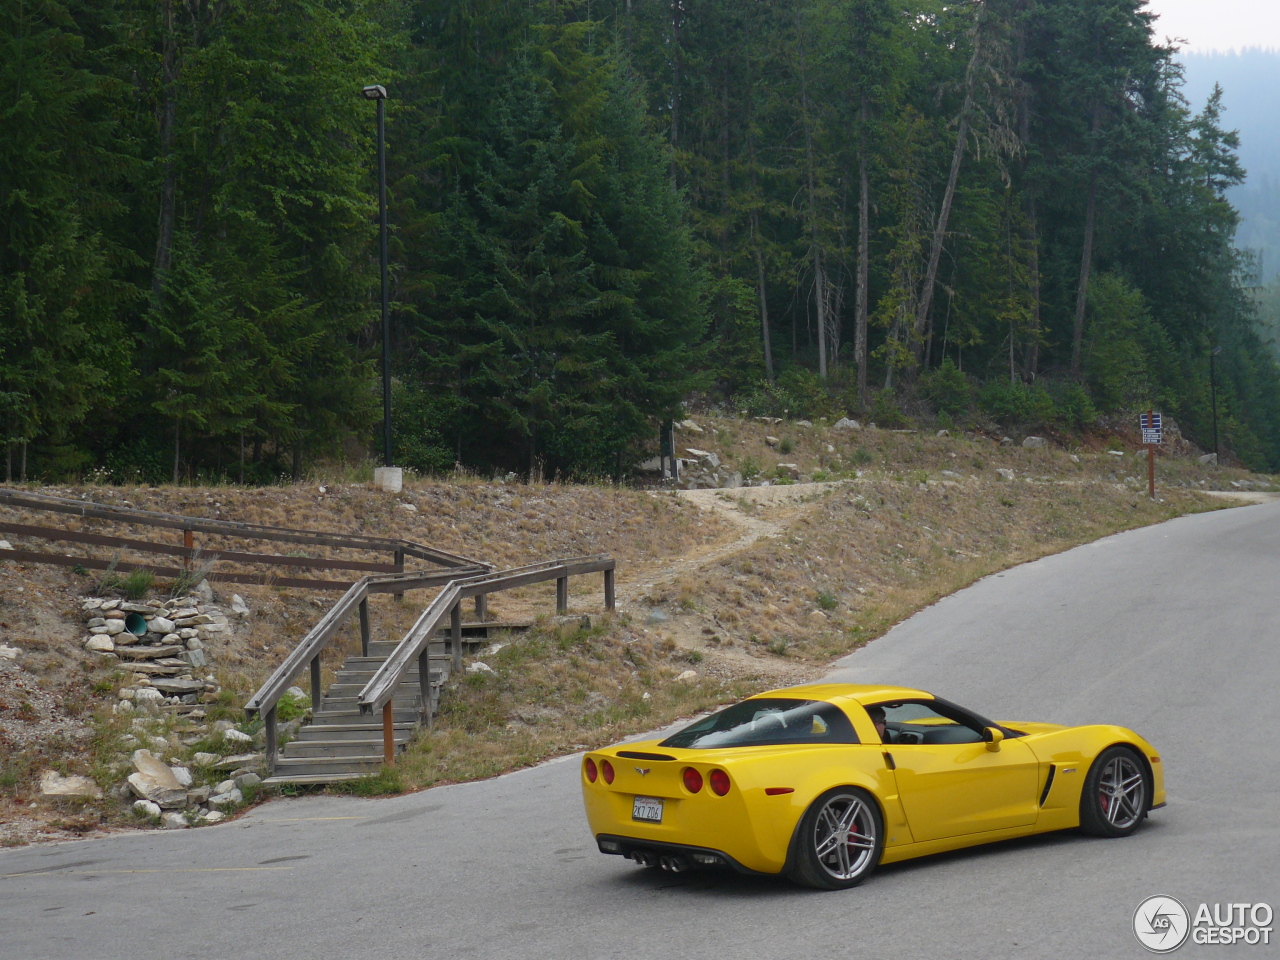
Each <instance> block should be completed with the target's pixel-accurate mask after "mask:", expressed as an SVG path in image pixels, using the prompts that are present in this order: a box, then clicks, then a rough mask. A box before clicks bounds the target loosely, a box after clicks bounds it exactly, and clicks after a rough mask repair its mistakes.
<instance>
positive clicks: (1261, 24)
mask: <svg viewBox="0 0 1280 960" xmlns="http://www.w3.org/2000/svg"><path fill="white" fill-rule="evenodd" d="M1149 7H1150V9H1151V12H1152V13H1158V14H1160V19H1159V20H1157V21H1156V25H1155V34H1156V37H1157V38H1158V39H1159V40H1161V41H1163V40H1164V39H1165V38H1166V37H1178V38H1181V39H1183V40H1185V41H1187V42H1186V45H1185V46H1184V47H1183V49H1185V50H1194V51H1197V52H1200V51H1207V50H1239V49H1242V48H1244V47H1280V2H1277V0H1150V3H1149Z"/></svg>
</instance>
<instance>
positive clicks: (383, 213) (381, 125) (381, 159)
mask: <svg viewBox="0 0 1280 960" xmlns="http://www.w3.org/2000/svg"><path fill="white" fill-rule="evenodd" d="M360 94H361V96H363V97H364V98H365V99H366V100H376V101H377V102H378V226H379V234H380V236H379V240H380V246H381V253H382V256H381V260H382V447H383V451H382V456H383V459H382V462H383V465H384V466H386V467H390V466H391V312H390V309H389V306H388V303H387V126H386V123H387V121H386V109H385V106H384V104H385V101H386V99H387V88H386V87H384V86H382V84H380V83H374V84H370V85H369V86H367V87H365V88H364V89H363V90H361V91H360Z"/></svg>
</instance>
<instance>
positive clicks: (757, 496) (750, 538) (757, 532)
mask: <svg viewBox="0 0 1280 960" xmlns="http://www.w3.org/2000/svg"><path fill="white" fill-rule="evenodd" d="M843 482H844V481H842V482H837V483H794V484H786V485H782V486H768V487H739V488H737V489H733V490H677V491H675V492H676V495H677V496H679V497H682V498H684V499H685V500H688V501H689V502H690V503H693V504H695V505H696V506H697V507H698V509H699V510H705V511H707V512H709V513H714V514H716V515H718V516H720V517H722V518H723V519H725V520H728V521H729V522H730V523H732V524H733V525H734V526H735V527H737V528H738V531H739V536H738V537H737V538H736V539H734V540H729V541H724V542H721V543H717V544H710V545H708V546H704V547H699V548H697V549H695V550H693V551H691V552H689V553H687V554H685V555H684V556H682V557H678V558H674V559H670V560H664V561H663V562H662V564H661V566H660V567H656V568H655V567H647V568H646V569H645V570H644V571H643V572H642V573H641V574H640V576H639V577H638V578H637V579H635V580H629V581H626V582H622V583H619V585H618V600H619V605H620V606H621V605H624V604H625V605H633V604H642V603H643V602H644V600H645V598H646V596H647V595H648V593H649V591H650V590H652V589H653V587H655V586H657V585H659V584H664V583H670V582H671V581H673V580H677V579H679V578H680V577H681V576H682V575H683V574H685V573H687V572H688V571H690V570H696V569H700V568H702V567H706V566H709V565H710V564H713V563H718V562H719V561H721V560H723V559H724V558H725V557H730V556H733V555H734V554H736V553H741V552H742V551H743V550H746V549H747V548H748V547H750V546H751V545H752V544H754V543H756V542H757V541H759V540H765V539H769V538H771V537H776V536H779V535H780V534H781V533H782V532H783V531H784V530H785V529H786V527H787V524H788V523H789V522H790V521H791V520H793V519H795V517H796V516H798V515H799V514H800V513H803V512H804V510H805V508H807V507H808V506H809V505H810V504H812V503H815V502H816V501H818V500H820V499H821V498H822V497H824V496H826V495H827V494H828V493H829V492H830V491H832V490H834V489H836V488H838V487H840V486H841V485H842V484H843Z"/></svg>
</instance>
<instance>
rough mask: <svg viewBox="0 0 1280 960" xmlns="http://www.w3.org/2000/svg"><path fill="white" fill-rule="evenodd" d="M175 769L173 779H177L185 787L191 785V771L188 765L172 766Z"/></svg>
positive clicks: (171, 768)
mask: <svg viewBox="0 0 1280 960" xmlns="http://www.w3.org/2000/svg"><path fill="white" fill-rule="evenodd" d="M169 769H170V770H172V771H173V779H175V780H177V781H178V782H179V783H180V784H182V785H183V786H184V787H189V786H191V782H192V781H191V771H190V770H188V769H187V768H186V767H170V768H169Z"/></svg>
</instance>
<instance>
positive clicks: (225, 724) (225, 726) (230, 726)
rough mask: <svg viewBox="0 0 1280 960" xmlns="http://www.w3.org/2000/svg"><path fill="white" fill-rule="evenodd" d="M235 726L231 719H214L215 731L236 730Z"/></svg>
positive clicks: (293, 688) (291, 688)
mask: <svg viewBox="0 0 1280 960" xmlns="http://www.w3.org/2000/svg"><path fill="white" fill-rule="evenodd" d="M289 689H290V690H296V689H297V687H290V688H289ZM235 728H236V725H235V724H234V723H232V722H231V721H230V720H215V721H213V732H214V733H226V732H227V731H228V730H234V729H235Z"/></svg>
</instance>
